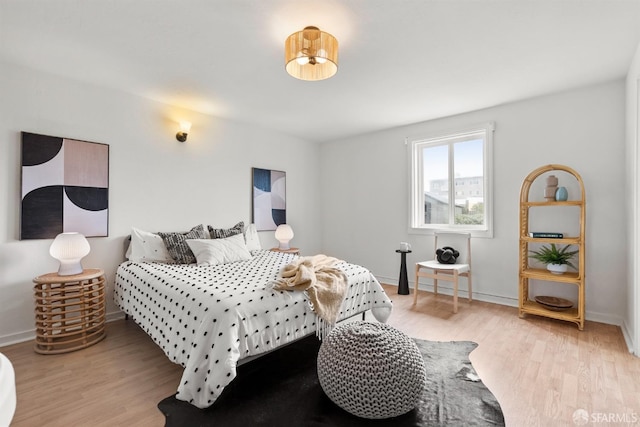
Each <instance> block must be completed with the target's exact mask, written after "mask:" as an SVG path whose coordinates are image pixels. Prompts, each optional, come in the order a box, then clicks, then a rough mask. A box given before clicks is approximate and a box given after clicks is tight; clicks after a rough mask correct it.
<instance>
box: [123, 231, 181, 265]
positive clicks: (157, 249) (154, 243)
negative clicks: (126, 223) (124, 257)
mask: <svg viewBox="0 0 640 427" xmlns="http://www.w3.org/2000/svg"><path fill="white" fill-rule="evenodd" d="M129 261H133V262H167V263H173V262H174V261H173V258H171V255H170V254H169V251H168V250H167V247H166V246H165V244H164V241H163V240H162V237H160V236H158V235H157V234H155V233H150V232H148V231H144V230H140V229H139V228H135V227H132V228H131V255H130V256H129Z"/></svg>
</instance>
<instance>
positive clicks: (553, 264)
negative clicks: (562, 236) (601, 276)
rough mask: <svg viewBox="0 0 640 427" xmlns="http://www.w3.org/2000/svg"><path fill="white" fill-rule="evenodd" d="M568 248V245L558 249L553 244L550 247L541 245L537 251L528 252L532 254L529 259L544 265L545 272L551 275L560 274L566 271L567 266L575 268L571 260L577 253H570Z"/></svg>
mask: <svg viewBox="0 0 640 427" xmlns="http://www.w3.org/2000/svg"><path fill="white" fill-rule="evenodd" d="M569 246H570V245H566V246H564V247H562V248H558V247H557V246H556V244H555V243H552V244H551V246H547V245H543V246H542V247H541V248H540V249H538V250H537V251H529V252H530V253H531V254H532V255H529V258H533V259H536V260H538V261H540V262H542V263H544V264H546V265H547V270H549V271H550V272H551V273H553V274H562V273H564V272H566V271H567V266H569V267H572V268H576V266H575V265H573V264H572V263H571V258H573V256H574V255H575V254H577V253H578V251H577V250H576V251H570V250H569ZM576 270H577V268H576Z"/></svg>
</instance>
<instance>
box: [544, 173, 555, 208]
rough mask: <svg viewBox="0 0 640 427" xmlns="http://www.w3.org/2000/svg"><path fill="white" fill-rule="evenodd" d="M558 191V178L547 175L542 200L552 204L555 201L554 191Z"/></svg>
mask: <svg viewBox="0 0 640 427" xmlns="http://www.w3.org/2000/svg"><path fill="white" fill-rule="evenodd" d="M557 189H558V177H557V176H555V175H549V176H548V177H547V186H546V187H545V189H544V199H545V200H546V201H547V202H553V201H554V200H556V191H557Z"/></svg>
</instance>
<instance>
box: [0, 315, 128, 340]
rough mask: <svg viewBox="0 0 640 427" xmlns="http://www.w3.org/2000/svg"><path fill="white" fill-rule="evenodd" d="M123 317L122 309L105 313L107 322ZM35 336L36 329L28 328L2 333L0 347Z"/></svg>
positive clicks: (31, 338)
mask: <svg viewBox="0 0 640 427" xmlns="http://www.w3.org/2000/svg"><path fill="white" fill-rule="evenodd" d="M119 319H124V313H123V312H122V311H114V312H112V313H107V315H106V317H105V321H106V322H107V323H109V322H113V321H114V320H119ZM35 338H36V330H35V328H34V329H30V330H28V331H24V332H18V333H15V334H9V335H3V336H0V348H2V347H6V346H8V345H12V344H19V343H21V342H26V341H32V340H34V339H35Z"/></svg>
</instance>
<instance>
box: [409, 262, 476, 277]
mask: <svg viewBox="0 0 640 427" xmlns="http://www.w3.org/2000/svg"><path fill="white" fill-rule="evenodd" d="M416 264H418V265H419V266H421V267H426V268H431V269H434V270H435V269H438V270H451V271H453V270H458V274H461V273H466V272H467V271H469V264H440V263H439V262H438V261H436V260H431V261H422V262H418V263H416Z"/></svg>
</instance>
